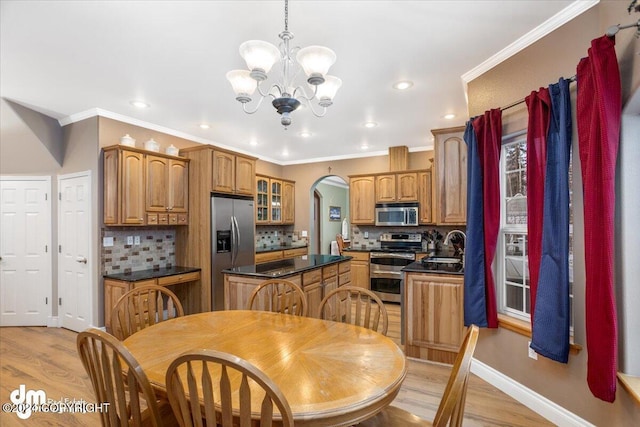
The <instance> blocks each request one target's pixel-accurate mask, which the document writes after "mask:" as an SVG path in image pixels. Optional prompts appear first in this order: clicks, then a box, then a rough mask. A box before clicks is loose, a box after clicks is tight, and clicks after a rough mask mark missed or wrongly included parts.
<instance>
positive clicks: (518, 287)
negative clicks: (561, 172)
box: [496, 130, 573, 327]
mask: <svg viewBox="0 0 640 427" xmlns="http://www.w3.org/2000/svg"><path fill="white" fill-rule="evenodd" d="M500 177H501V179H500V194H501V203H500V210H501V214H500V233H499V235H498V247H497V251H496V252H497V253H496V260H497V263H496V266H497V280H496V287H497V290H498V296H499V301H498V304H499V311H500V312H501V313H503V314H506V315H508V316H511V317H515V318H517V319H520V320H524V321H527V322H530V321H531V299H530V298H531V293H530V288H529V261H528V259H527V256H528V250H527V249H528V241H527V135H526V130H522V131H519V132H515V133H512V134H510V135H505V136H504V137H503V138H502V153H501V156H500ZM571 178H572V168H571V162H569V293H570V304H571V307H573V210H572V206H573V204H572V201H573V197H572V192H571V188H572V185H573V180H572V179H571ZM571 325H572V327H573V309H571Z"/></svg>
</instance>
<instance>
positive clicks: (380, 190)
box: [375, 172, 418, 203]
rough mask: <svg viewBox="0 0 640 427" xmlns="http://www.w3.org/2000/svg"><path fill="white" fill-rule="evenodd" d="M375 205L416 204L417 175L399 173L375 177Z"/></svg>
mask: <svg viewBox="0 0 640 427" xmlns="http://www.w3.org/2000/svg"><path fill="white" fill-rule="evenodd" d="M375 192H376V203H389V202H417V201H418V174H417V173H415V172H400V173H389V174H382V175H376V190H375Z"/></svg>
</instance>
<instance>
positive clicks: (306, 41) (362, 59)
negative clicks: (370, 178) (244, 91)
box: [0, 0, 597, 164]
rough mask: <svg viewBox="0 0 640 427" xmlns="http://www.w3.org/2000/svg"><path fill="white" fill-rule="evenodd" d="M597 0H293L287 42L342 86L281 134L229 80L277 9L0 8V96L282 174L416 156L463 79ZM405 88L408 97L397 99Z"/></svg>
mask: <svg viewBox="0 0 640 427" xmlns="http://www.w3.org/2000/svg"><path fill="white" fill-rule="evenodd" d="M595 3H597V0H596V1H586V2H585V1H578V2H574V1H568V0H567V1H562V0H551V1H544V0H533V1H527V0H510V1H508V0H495V1H480V0H476V1H310V0H291V2H290V4H289V30H290V31H292V32H293V33H294V35H295V39H294V40H293V42H294V45H299V46H301V47H304V46H308V45H311V44H316V45H324V46H327V47H330V48H331V49H333V50H334V51H335V52H336V54H337V56H338V59H337V62H336V64H335V65H334V66H333V67H332V68H331V70H330V74H333V75H335V76H338V77H340V78H341V79H342V82H343V84H342V88H341V89H340V91H339V92H338V94H337V96H336V98H335V100H334V105H333V106H332V107H330V109H329V111H328V112H327V115H326V116H325V117H323V118H316V117H314V116H313V115H312V114H311V113H310V112H309V111H305V110H299V111H296V112H294V113H292V118H293V124H292V125H291V126H290V127H289V129H288V130H286V131H285V130H284V129H283V127H282V126H281V125H280V120H279V119H280V117H279V116H278V114H277V113H276V112H275V110H274V109H273V107H272V106H271V105H270V101H269V100H265V102H264V103H263V105H262V106H261V108H260V110H259V111H258V112H257V113H255V114H254V115H247V114H245V113H243V112H242V108H241V105H240V103H238V102H237V101H236V100H235V95H234V94H233V91H232V90H231V87H230V85H229V83H228V82H227V80H226V78H225V74H226V72H227V71H229V70H231V69H235V68H244V64H243V61H242V58H241V57H240V55H239V54H238V46H239V45H240V44H241V43H242V42H243V41H246V40H249V39H261V40H266V41H269V42H271V43H273V44H277V43H278V41H279V39H278V33H280V32H281V31H282V30H283V27H284V1H126V2H125V1H44V2H38V1H5V0H2V2H1V6H0V7H1V9H0V15H1V18H0V19H1V21H0V31H1V34H0V59H1V68H0V94H1V96H2V97H4V98H6V99H10V100H12V101H15V102H18V103H20V104H22V105H25V106H29V107H31V108H33V109H36V110H38V111H40V112H43V113H45V114H47V115H49V116H51V117H54V118H56V119H60V120H61V123H63V124H64V123H69V122H71V121H73V120H76V119H78V118H82V117H86V116H87V115H91V114H95V113H96V111H100V113H101V114H103V115H106V116H109V117H113V118H117V119H120V120H124V121H129V122H131V123H134V124H142V125H146V126H152V127H155V128H156V129H158V130H164V131H168V130H169V129H170V130H171V131H169V133H173V134H175V135H178V136H182V137H188V138H191V139H194V140H196V141H198V142H203V143H213V144H216V145H220V146H223V147H227V148H231V149H234V150H238V151H241V152H244V153H251V154H253V155H256V156H258V157H259V158H262V159H264V160H268V161H272V162H275V163H278V164H292V163H301V162H305V161H317V160H320V159H327V158H344V157H357V156H365V155H371V153H380V152H386V151H387V148H388V147H390V146H397V145H406V146H408V147H409V149H410V150H412V151H414V150H420V149H427V148H430V147H431V146H432V139H431V133H430V130H431V129H435V128H443V127H451V126H457V125H462V124H464V122H465V121H466V120H467V106H466V100H465V93H464V84H463V80H462V79H461V76H463V75H464V74H465V73H469V74H468V75H470V76H473V75H474V73H475V72H478V70H479V69H478V68H477V67H478V66H480V67H481V68H480V69H487V68H488V67H489V66H490V65H487V63H485V61H489V62H488V63H489V64H491V63H493V64H495V63H497V62H498V61H499V60H500V58H504V57H505V56H508V55H509V54H510V53H513V52H515V50H517V49H518V48H519V47H522V46H526V44H527V43H529V42H531V41H535V39H536V38H537V37H540V36H541V35H543V34H544V33H545V31H547V32H548V31H549V30H552V29H553V28H555V27H557V26H558V25H560V24H562V23H563V22H564V21H566V20H567V19H570V18H572V17H573V16H575V14H577V13H581V12H582V11H583V10H584V9H586V6H585V4H589V7H590V6H591V5H593V4H595ZM576 11H577V12H576ZM514 49H515V50H514ZM495 55H498V56H497V57H496V56H495ZM483 63H484V64H483ZM481 64H482V65H481ZM274 69H275V67H274ZM401 79H409V80H412V81H413V82H414V86H413V87H412V88H410V89H409V90H406V91H402V92H401V91H398V90H395V89H393V88H392V84H393V83H394V82H396V81H398V80H401ZM467 80H468V78H467ZM134 99H141V100H144V101H146V102H148V103H149V104H150V105H151V106H150V108H147V109H144V110H140V109H136V108H134V107H132V106H131V105H130V101H131V100H134ZM448 113H454V114H456V118H455V119H453V120H446V119H444V118H443V116H444V115H445V114H448ZM367 120H373V121H375V122H377V123H378V124H379V125H378V126H377V127H376V128H373V129H366V128H364V127H363V123H364V122H365V121H367ZM201 123H207V124H209V125H210V126H211V128H210V129H207V130H203V129H200V127H199V125H200V124H201ZM303 130H304V131H309V132H311V133H312V136H311V137H310V138H306V139H305V138H302V137H301V136H299V133H300V132H301V131H303ZM133 136H134V138H135V135H133ZM252 141H253V142H255V143H257V145H255V146H252V145H251V142H252ZM117 142H118V141H114V143H117ZM159 142H160V143H161V144H162V141H159ZM363 144H366V145H367V146H368V147H369V148H368V149H367V150H363V149H362V148H361V147H362V145H363ZM285 152H287V153H288V154H284V153H285Z"/></svg>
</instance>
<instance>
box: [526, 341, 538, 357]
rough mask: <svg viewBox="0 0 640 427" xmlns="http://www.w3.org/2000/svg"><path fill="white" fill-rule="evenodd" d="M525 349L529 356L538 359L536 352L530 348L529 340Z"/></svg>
mask: <svg viewBox="0 0 640 427" xmlns="http://www.w3.org/2000/svg"><path fill="white" fill-rule="evenodd" d="M527 350H528V351H529V357H530V358H532V359H533V360H538V353H536V351H535V350H534V349H532V348H531V341H529V342H527Z"/></svg>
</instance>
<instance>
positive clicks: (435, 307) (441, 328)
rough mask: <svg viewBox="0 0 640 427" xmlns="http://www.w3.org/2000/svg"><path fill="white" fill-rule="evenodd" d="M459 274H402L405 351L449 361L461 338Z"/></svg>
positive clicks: (461, 316)
mask: <svg viewBox="0 0 640 427" xmlns="http://www.w3.org/2000/svg"><path fill="white" fill-rule="evenodd" d="M463 280H464V279H463V277H462V276H452V275H444V274H442V275H439V274H426V273H405V313H406V322H405V328H406V329H405V337H406V345H405V353H406V355H407V356H409V357H418V358H420V359H427V360H432V361H435V362H442V363H449V364H453V363H454V361H455V358H456V354H457V352H458V349H459V348H460V344H462V339H463V338H464V333H465V326H464V303H463V298H464V288H463Z"/></svg>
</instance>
